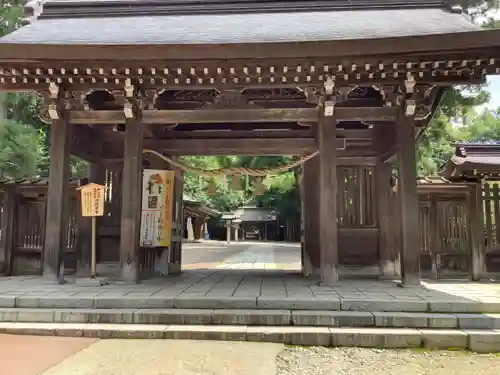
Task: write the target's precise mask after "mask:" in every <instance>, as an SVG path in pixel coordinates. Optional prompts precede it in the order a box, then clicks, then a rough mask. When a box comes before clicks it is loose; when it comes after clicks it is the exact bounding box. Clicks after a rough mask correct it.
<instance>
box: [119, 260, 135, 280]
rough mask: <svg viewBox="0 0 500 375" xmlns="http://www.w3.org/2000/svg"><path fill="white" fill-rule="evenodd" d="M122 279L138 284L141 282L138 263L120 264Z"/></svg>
mask: <svg viewBox="0 0 500 375" xmlns="http://www.w3.org/2000/svg"><path fill="white" fill-rule="evenodd" d="M119 278H120V281H122V282H124V283H130V284H136V283H138V282H139V278H138V274H137V264H136V263H135V262H131V263H122V264H121V265H120V276H119Z"/></svg>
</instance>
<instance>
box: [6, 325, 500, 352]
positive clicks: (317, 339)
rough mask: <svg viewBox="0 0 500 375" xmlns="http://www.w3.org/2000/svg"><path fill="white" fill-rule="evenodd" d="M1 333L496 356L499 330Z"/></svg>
mask: <svg viewBox="0 0 500 375" xmlns="http://www.w3.org/2000/svg"><path fill="white" fill-rule="evenodd" d="M0 333H6V334H17V335H40V336H65V337H67V336H73V337H90V338H100V339H113V338H122V339H184V340H214V341H252V342H259V343H262V342H269V343H280V344H293V345H320V346H337V347H339V346H340V347H345V346H348V347H366V348H421V347H427V348H439V349H457V348H462V349H470V350H473V351H476V352H479V353H488V352H500V330H440V329H437V330H436V329H415V328H362V327H361V328H354V327H352V328H329V327H289V326H267V327H260V326H245V325H240V326H213V325H210V326H206V325H192V326H191V325H152V324H149V325H129V324H121V325H120V324H76V323H67V324H57V323H0Z"/></svg>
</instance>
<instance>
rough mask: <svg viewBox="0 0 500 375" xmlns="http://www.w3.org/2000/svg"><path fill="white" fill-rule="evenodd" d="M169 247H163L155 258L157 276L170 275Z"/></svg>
mask: <svg viewBox="0 0 500 375" xmlns="http://www.w3.org/2000/svg"><path fill="white" fill-rule="evenodd" d="M168 255H169V254H168V249H166V248H165V249H163V250H162V251H161V252H160V253H159V254H158V255H157V256H156V259H155V270H154V273H155V275H157V276H166V275H168V273H169V272H168V271H169V264H168V259H169V256H168Z"/></svg>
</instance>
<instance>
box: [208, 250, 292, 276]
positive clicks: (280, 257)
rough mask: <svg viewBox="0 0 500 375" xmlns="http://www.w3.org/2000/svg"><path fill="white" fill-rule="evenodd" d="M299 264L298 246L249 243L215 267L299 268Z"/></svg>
mask: <svg viewBox="0 0 500 375" xmlns="http://www.w3.org/2000/svg"><path fill="white" fill-rule="evenodd" d="M300 266H301V265H300V248H299V247H298V246H295V245H288V246H278V245H273V244H272V243H267V244H265V243H264V244H252V245H249V246H248V247H247V248H246V249H245V250H244V251H242V252H240V253H238V254H236V255H233V256H231V257H229V258H227V259H225V260H224V261H223V262H221V263H220V264H219V265H218V266H217V268H219V269H220V268H222V269H259V270H264V269H275V270H300Z"/></svg>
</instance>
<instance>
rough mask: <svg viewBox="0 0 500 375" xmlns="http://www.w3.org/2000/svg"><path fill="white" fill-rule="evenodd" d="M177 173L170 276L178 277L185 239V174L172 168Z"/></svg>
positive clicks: (180, 270)
mask: <svg viewBox="0 0 500 375" xmlns="http://www.w3.org/2000/svg"><path fill="white" fill-rule="evenodd" d="M172 169H173V170H174V172H175V185H174V197H175V198H174V202H175V209H174V214H175V216H174V227H175V229H174V231H173V236H172V249H171V251H170V258H169V259H170V262H169V274H172V275H178V274H180V273H181V272H182V240H183V238H184V200H183V195H184V176H183V172H182V171H181V170H180V169H178V168H175V167H173V166H172Z"/></svg>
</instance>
